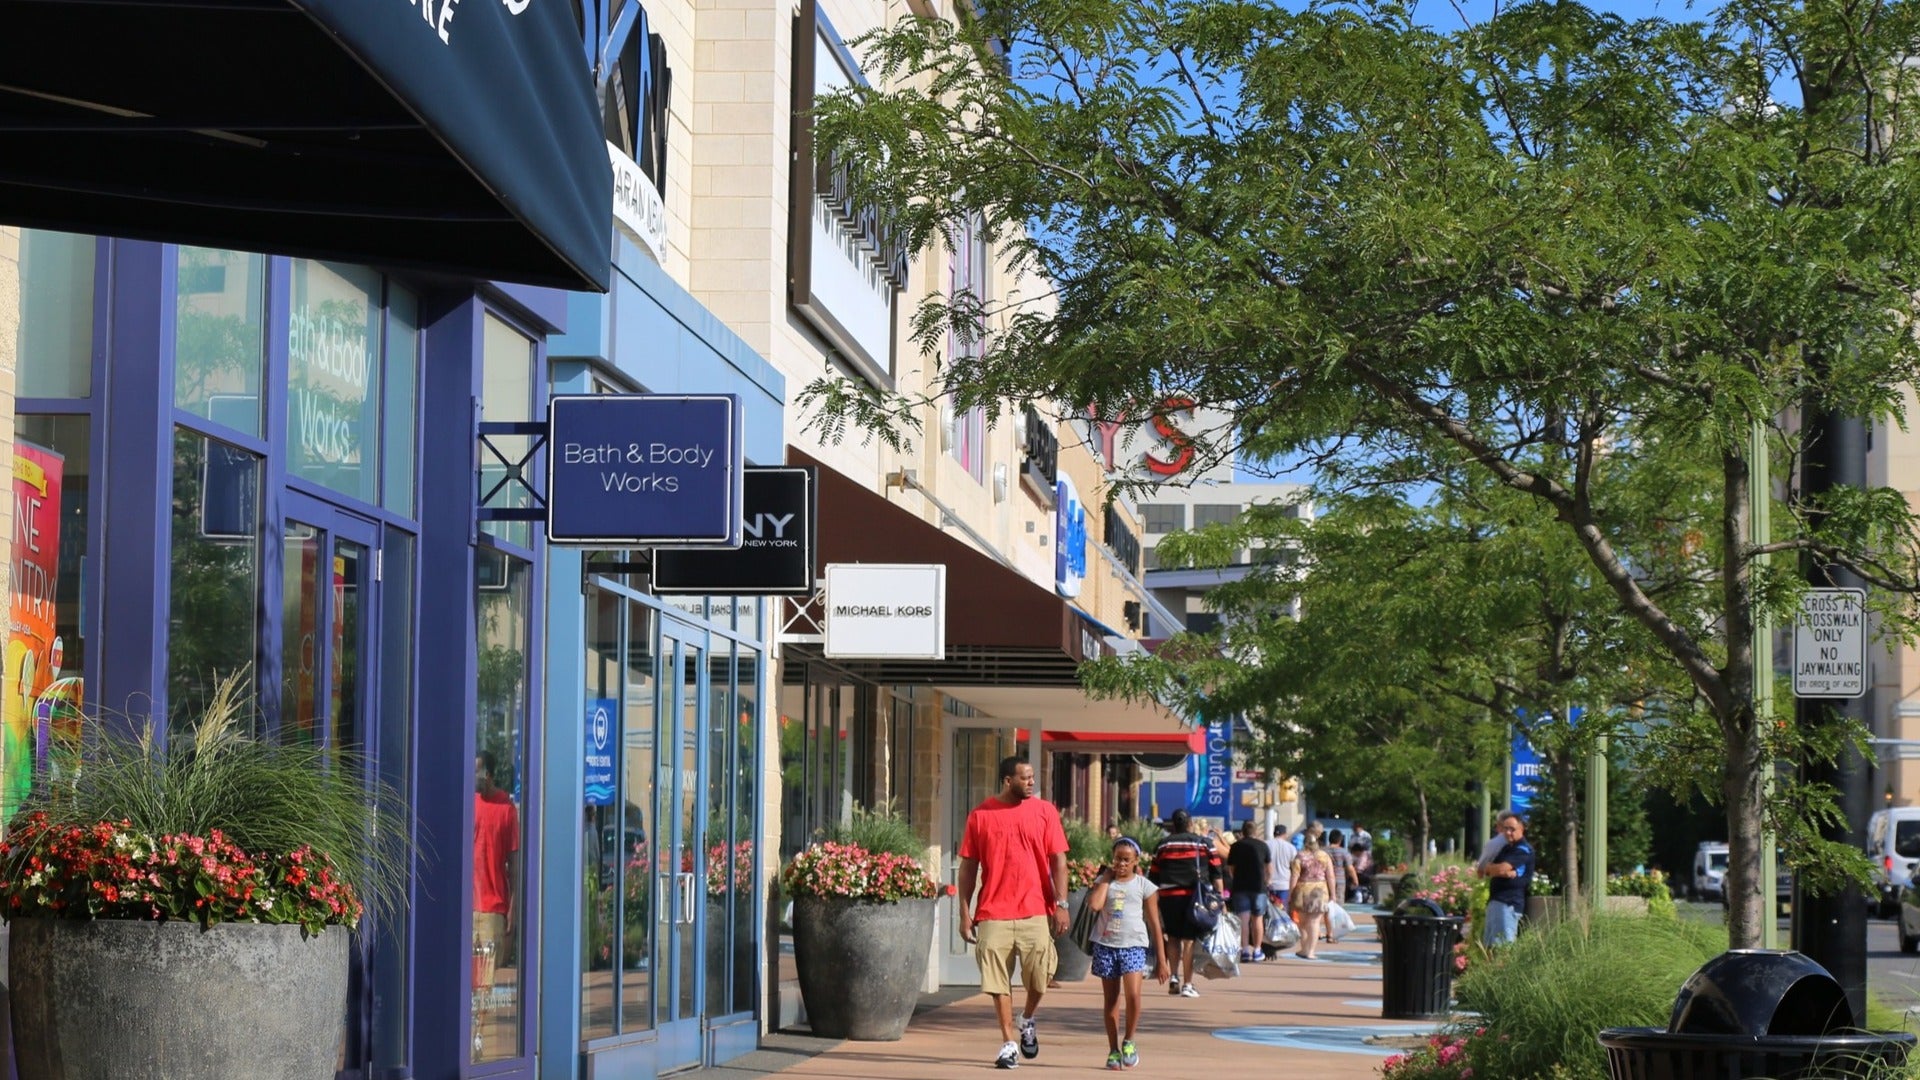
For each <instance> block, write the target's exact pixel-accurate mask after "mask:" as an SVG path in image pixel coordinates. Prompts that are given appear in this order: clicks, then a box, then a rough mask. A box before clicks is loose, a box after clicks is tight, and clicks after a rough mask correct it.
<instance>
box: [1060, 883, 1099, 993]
mask: <svg viewBox="0 0 1920 1080" xmlns="http://www.w3.org/2000/svg"><path fill="white" fill-rule="evenodd" d="M1090 891H1092V890H1089V889H1075V890H1073V891H1072V892H1070V893H1068V894H1067V903H1068V905H1069V907H1068V908H1067V925H1068V926H1072V925H1073V920H1075V919H1077V918H1079V917H1080V909H1081V908H1083V907H1085V906H1086V905H1087V893H1088V892H1090ZM1053 952H1054V963H1053V977H1054V979H1055V980H1057V981H1059V982H1063V983H1070V982H1080V981H1081V980H1083V979H1085V978H1086V977H1087V974H1088V973H1089V972H1091V971H1092V970H1093V957H1092V956H1091V955H1089V954H1087V953H1084V952H1081V951H1080V946H1078V945H1075V944H1074V943H1073V937H1072V936H1071V935H1069V934H1058V935H1055V937H1054V939H1053Z"/></svg>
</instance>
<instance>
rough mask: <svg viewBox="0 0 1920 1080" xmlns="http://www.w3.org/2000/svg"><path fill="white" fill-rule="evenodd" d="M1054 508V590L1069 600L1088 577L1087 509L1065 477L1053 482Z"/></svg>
mask: <svg viewBox="0 0 1920 1080" xmlns="http://www.w3.org/2000/svg"><path fill="white" fill-rule="evenodd" d="M1054 508H1055V509H1054V530H1053V536H1054V543H1053V591H1054V592H1056V593H1058V594H1059V595H1061V596H1064V597H1066V598H1067V599H1069V600H1071V599H1073V598H1074V597H1076V596H1079V595H1080V584H1081V582H1083V581H1084V580H1086V576H1087V508H1086V506H1085V505H1084V504H1082V503H1081V502H1080V493H1079V492H1078V491H1075V490H1074V487H1073V481H1072V480H1071V479H1069V478H1068V477H1065V476H1062V477H1060V479H1059V480H1057V481H1056V482H1055V487H1054Z"/></svg>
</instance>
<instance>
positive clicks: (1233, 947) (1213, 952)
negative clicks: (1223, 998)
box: [1199, 911, 1240, 979]
mask: <svg viewBox="0 0 1920 1080" xmlns="http://www.w3.org/2000/svg"><path fill="white" fill-rule="evenodd" d="M1199 944H1200V946H1202V947H1204V948H1205V949H1206V950H1207V963H1206V966H1205V967H1203V968H1201V969H1200V974H1202V975H1204V976H1206V977H1207V978H1209V979H1233V978H1238V977H1239V975H1240V918H1239V916H1237V915H1235V914H1234V913H1233V912H1231V911H1223V912H1221V913H1220V921H1219V922H1218V923H1215V924H1214V927H1213V929H1212V930H1211V931H1208V933H1207V936H1206V937H1205V938H1204V939H1203V940H1202V941H1200V942H1199Z"/></svg>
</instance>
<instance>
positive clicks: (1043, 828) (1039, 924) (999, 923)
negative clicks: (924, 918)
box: [959, 756, 1067, 1069]
mask: <svg viewBox="0 0 1920 1080" xmlns="http://www.w3.org/2000/svg"><path fill="white" fill-rule="evenodd" d="M1033 791H1034V787H1033V766H1032V765H1030V764H1028V763H1027V761H1026V759H1024V758H1021V757H1017V756H1016V757H1009V758H1005V759H1003V760H1002V761H1001V762H1000V791H999V793H998V794H995V795H990V796H988V797H987V798H986V799H985V800H984V801H982V802H981V803H980V805H978V806H976V807H974V808H973V810H972V811H971V812H970V813H968V814H967V827H966V831H965V832H964V833H962V834H961V837H960V882H959V886H960V888H959V902H960V938H961V940H963V941H966V942H969V943H971V944H973V946H974V959H975V960H976V961H977V962H978V963H979V965H980V989H981V990H982V991H984V992H985V993H986V994H987V996H988V997H990V998H992V999H993V1011H994V1015H995V1017H997V1018H998V1019H999V1021H1000V1038H1001V1040H1002V1043H1001V1046H1000V1054H999V1056H998V1057H996V1058H995V1059H994V1062H993V1063H994V1065H996V1066H998V1067H999V1068H1002V1069H1012V1068H1017V1067H1019V1065H1020V1059H1021V1058H1022V1057H1026V1058H1035V1057H1039V1056H1040V1033H1039V1030H1038V1029H1037V1028H1036V1027H1035V1025H1034V1019H1033V1016H1034V1013H1035V1012H1036V1011H1038V1010H1039V1008H1040V999H1041V998H1042V997H1043V996H1045V994H1046V992H1047V980H1048V979H1050V978H1052V977H1053V970H1054V966H1055V964H1056V962H1057V957H1056V955H1055V953H1054V950H1053V939H1054V938H1055V937H1056V936H1058V935H1060V934H1064V933H1066V932H1067V834H1066V831H1065V830H1064V829H1062V828H1061V826H1060V811H1059V810H1057V809H1055V808H1054V805H1053V804H1052V803H1050V802H1048V801H1047V800H1045V799H1041V798H1037V797H1036V796H1035V795H1034V793H1033ZM976 885H978V887H979V894H980V895H979V903H978V904H977V905H975V904H974V888H975V886H976ZM1016 959H1017V960H1018V961H1019V964H1020V981H1021V983H1022V985H1024V986H1025V988H1026V1003H1025V1007H1024V1008H1023V1009H1022V1010H1021V1015H1020V1021H1019V1024H1018V1025H1017V1026H1016V1025H1015V1023H1014V1018H1013V965H1014V961H1015V960H1016Z"/></svg>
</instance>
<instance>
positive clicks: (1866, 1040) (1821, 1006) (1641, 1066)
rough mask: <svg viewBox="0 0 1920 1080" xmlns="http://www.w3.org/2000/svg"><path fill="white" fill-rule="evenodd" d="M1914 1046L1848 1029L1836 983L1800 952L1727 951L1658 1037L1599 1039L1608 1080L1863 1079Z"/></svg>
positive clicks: (1634, 1033)
mask: <svg viewBox="0 0 1920 1080" xmlns="http://www.w3.org/2000/svg"><path fill="white" fill-rule="evenodd" d="M1913 1044H1914V1037H1913V1036H1912V1035H1909V1034H1907V1033H1905V1032H1893V1033H1888V1034H1878V1033H1874V1032H1863V1031H1860V1030H1858V1029H1856V1028H1855V1027H1854V1026H1853V1010H1852V1009H1851V1008H1850V1007H1849V1006H1848V1005H1847V995H1846V992H1845V991H1844V990H1842V989H1841V987H1840V983H1839V982H1838V981H1836V980H1835V979H1834V977H1833V976H1832V975H1831V974H1829V973H1828V972H1827V969H1826V968H1823V967H1821V966H1820V965H1819V964H1817V963H1815V962H1814V961H1813V960H1812V959H1810V958H1809V957H1807V956H1806V955H1804V954H1802V953H1797V952H1791V951H1787V950H1777V949H1734V950H1732V951H1729V952H1725V953H1722V954H1721V955H1719V956H1716V957H1714V958H1713V959H1712V960H1709V961H1707V962H1706V963H1705V964H1703V965H1701V967H1700V970H1698V971H1696V972H1694V973H1693V975H1692V977H1690V978H1689V979H1687V981H1686V985H1684V986H1682V987H1681V988H1680V996H1679V997H1678V998H1677V999H1675V1001H1674V1003H1673V1016H1672V1018H1671V1019H1670V1020H1669V1021H1668V1023H1667V1028H1666V1030H1665V1031H1662V1030H1660V1029H1659V1028H1608V1029H1607V1030H1605V1031H1602V1032H1601V1033H1600V1045H1601V1046H1602V1047H1605V1048H1606V1051H1607V1073H1608V1075H1609V1076H1611V1077H1612V1080H1762V1078H1764V1080H1856V1078H1857V1080H1869V1078H1875V1080H1877V1078H1880V1077H1887V1076H1895V1075H1900V1070H1901V1068H1902V1067H1903V1066H1904V1065H1905V1064H1906V1060H1907V1054H1908V1053H1909V1052H1910V1051H1911V1050H1912V1049H1913Z"/></svg>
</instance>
